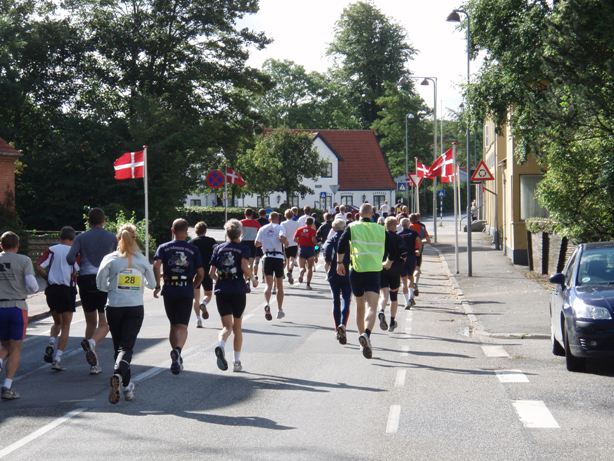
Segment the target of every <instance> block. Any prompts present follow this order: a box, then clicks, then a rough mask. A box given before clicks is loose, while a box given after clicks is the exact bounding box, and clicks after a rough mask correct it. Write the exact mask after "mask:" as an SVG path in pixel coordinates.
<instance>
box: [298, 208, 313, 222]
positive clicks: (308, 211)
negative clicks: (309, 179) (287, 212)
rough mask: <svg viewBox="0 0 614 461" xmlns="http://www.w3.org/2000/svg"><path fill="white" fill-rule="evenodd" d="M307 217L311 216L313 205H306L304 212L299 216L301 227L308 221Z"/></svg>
mask: <svg viewBox="0 0 614 461" xmlns="http://www.w3.org/2000/svg"><path fill="white" fill-rule="evenodd" d="M307 218H311V207H310V206H308V205H305V206H304V207H303V214H302V215H301V216H300V217H299V218H298V225H299V227H303V226H304V225H305V224H306V223H307Z"/></svg>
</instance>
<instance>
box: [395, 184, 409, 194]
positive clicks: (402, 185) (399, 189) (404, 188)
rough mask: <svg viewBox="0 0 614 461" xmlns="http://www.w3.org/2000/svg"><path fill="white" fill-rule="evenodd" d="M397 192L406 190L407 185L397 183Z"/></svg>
mask: <svg viewBox="0 0 614 461" xmlns="http://www.w3.org/2000/svg"><path fill="white" fill-rule="evenodd" d="M397 190H398V191H399V192H405V191H406V190H407V184H405V183H404V182H398V183H397Z"/></svg>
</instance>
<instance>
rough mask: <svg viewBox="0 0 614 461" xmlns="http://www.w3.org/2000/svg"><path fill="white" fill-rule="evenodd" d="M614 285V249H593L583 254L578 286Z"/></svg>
mask: <svg viewBox="0 0 614 461" xmlns="http://www.w3.org/2000/svg"><path fill="white" fill-rule="evenodd" d="M603 284H613V285H614V247H612V248H608V247H605V248H591V249H589V250H586V251H584V252H583V253H582V259H581V260H580V269H579V270H578V280H577V285H603Z"/></svg>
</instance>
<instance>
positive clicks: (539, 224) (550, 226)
mask: <svg viewBox="0 0 614 461" xmlns="http://www.w3.org/2000/svg"><path fill="white" fill-rule="evenodd" d="M525 223H526V226H527V230H528V231H529V232H531V233H533V234H537V233H538V232H545V233H547V234H554V233H556V232H557V230H558V226H557V223H556V222H555V221H553V220H552V219H549V218H527V219H526V220H525Z"/></svg>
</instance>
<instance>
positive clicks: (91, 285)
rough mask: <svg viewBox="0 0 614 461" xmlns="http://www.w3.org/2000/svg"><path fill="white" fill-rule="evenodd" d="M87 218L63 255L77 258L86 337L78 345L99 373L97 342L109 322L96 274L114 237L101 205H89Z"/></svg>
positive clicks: (70, 261)
mask: <svg viewBox="0 0 614 461" xmlns="http://www.w3.org/2000/svg"><path fill="white" fill-rule="evenodd" d="M87 219H88V222H89V225H90V230H88V231H87V232H84V233H82V234H79V235H77V237H76V238H75V241H74V242H73V244H72V246H71V247H70V251H69V252H68V254H67V255H66V261H67V262H68V264H69V265H70V266H72V265H73V264H75V263H76V262H77V258H79V276H78V277H77V286H78V287H79V297H80V298H81V307H83V313H84V314H85V338H84V339H83V341H81V347H82V348H83V350H84V351H85V360H86V361H87V363H88V364H89V365H90V374H91V375H98V374H100V373H102V367H101V366H100V364H99V363H98V357H97V356H96V346H97V345H98V344H100V342H101V341H102V340H103V339H104V337H105V336H106V335H107V333H108V332H109V324H108V323H107V317H106V315H105V313H104V308H105V306H106V304H107V294H106V293H104V292H102V291H100V290H98V288H96V274H97V273H98V266H100V261H102V258H104V257H105V256H106V255H108V254H109V253H112V252H113V251H115V248H116V247H117V239H116V238H115V235H113V234H112V233H111V232H108V231H106V230H104V225H105V223H106V220H107V218H106V216H105V215H104V211H102V210H101V209H100V208H92V209H91V210H90V212H89V214H88V217H87Z"/></svg>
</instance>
